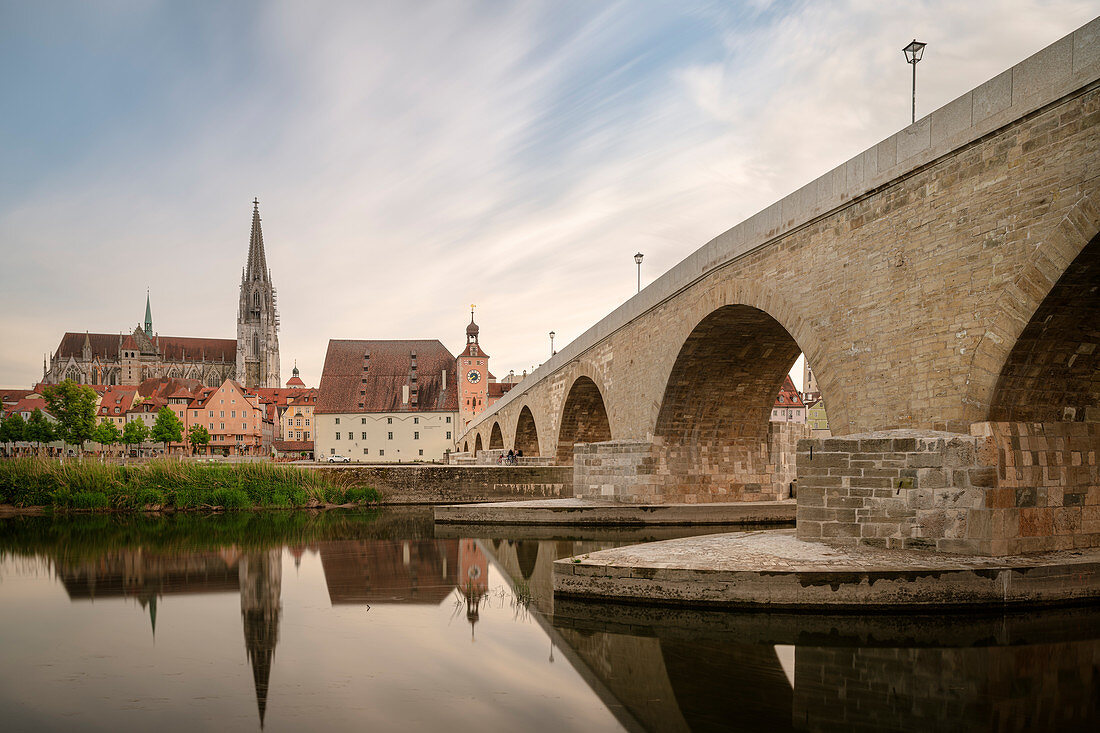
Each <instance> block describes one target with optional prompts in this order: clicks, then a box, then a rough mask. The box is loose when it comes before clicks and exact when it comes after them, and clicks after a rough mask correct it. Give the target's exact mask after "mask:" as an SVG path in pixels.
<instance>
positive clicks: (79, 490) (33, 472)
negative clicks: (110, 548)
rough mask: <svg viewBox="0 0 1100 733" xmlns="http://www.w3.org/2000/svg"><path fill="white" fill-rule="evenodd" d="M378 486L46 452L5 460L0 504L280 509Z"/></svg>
mask: <svg viewBox="0 0 1100 733" xmlns="http://www.w3.org/2000/svg"><path fill="white" fill-rule="evenodd" d="M378 499H379V495H378V492H377V491H375V490H374V489H373V488H370V487H361V486H351V485H348V484H346V483H344V482H342V481H341V477H339V476H338V475H336V476H334V475H332V474H322V473H320V472H315V471H310V470H308V469H302V468H298V467H295V466H287V465H276V464H270V463H235V464H220V465H219V464H201V463H184V462H179V461H171V460H163V461H152V462H149V463H143V464H140V465H134V466H119V465H113V464H103V463H100V462H97V461H67V462H63V463H62V462H58V461H54V460H49V459H43V458H14V459H10V460H6V461H0V504H13V505H15V506H17V507H30V506H50V507H53V508H54V509H57V510H92V511H172V510H217V509H223V510H240V509H253V508H265V509H279V508H302V507H316V506H324V505H326V504H365V503H370V502H376V501H378Z"/></svg>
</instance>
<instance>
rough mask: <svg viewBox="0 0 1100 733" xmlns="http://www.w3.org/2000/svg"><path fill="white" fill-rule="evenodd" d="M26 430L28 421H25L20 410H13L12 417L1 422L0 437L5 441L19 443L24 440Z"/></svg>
mask: <svg viewBox="0 0 1100 733" xmlns="http://www.w3.org/2000/svg"><path fill="white" fill-rule="evenodd" d="M26 431H27V423H26V422H24V420H23V416H22V415H20V414H19V413H18V412H13V413H12V414H11V417H9V418H8V419H7V420H5V421H4V422H3V423H2V424H0V438H2V439H3V441H4V442H5V443H18V442H19V441H20V440H23V436H24V434H25V433H26Z"/></svg>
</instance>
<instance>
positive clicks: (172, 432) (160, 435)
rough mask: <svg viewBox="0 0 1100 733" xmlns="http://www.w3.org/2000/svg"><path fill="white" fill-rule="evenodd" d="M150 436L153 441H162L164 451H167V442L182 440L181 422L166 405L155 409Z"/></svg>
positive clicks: (180, 441) (179, 441)
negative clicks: (154, 420)
mask: <svg viewBox="0 0 1100 733" xmlns="http://www.w3.org/2000/svg"><path fill="white" fill-rule="evenodd" d="M152 438H153V442H154V443H164V452H165V453H167V452H168V444H169V443H182V442H183V423H182V422H180V419H179V417H177V416H176V413H175V412H173V411H172V408H171V407H168V405H165V406H164V407H162V408H160V410H158V411H157V421H156V422H155V423H153V433H152Z"/></svg>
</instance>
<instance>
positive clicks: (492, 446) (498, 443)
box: [489, 421, 504, 450]
mask: <svg viewBox="0 0 1100 733" xmlns="http://www.w3.org/2000/svg"><path fill="white" fill-rule="evenodd" d="M497 448H504V433H502V432H501V431H500V422H499V421H494V422H493V429H492V430H491V431H489V450H496V449H497Z"/></svg>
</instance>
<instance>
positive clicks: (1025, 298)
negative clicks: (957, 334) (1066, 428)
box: [966, 194, 1100, 422]
mask: <svg viewBox="0 0 1100 733" xmlns="http://www.w3.org/2000/svg"><path fill="white" fill-rule="evenodd" d="M1096 199H1097V197H1096V196H1090V195H1088V194H1083V195H1082V196H1081V197H1080V199H1079V200H1078V201H1077V202H1076V203H1075V204H1074V205H1073V206H1072V207H1071V208H1070V209H1069V211H1068V212H1067V213H1066V215H1065V216H1064V217H1063V218H1062V219H1061V221H1060V222H1059V223H1058V225H1057V226H1056V227H1054V229H1053V231H1050V232H1049V233H1048V234H1047V236H1046V237H1045V241H1044V242H1043V243H1042V244H1043V246H1041V247H1038V246H1037V247H1036V248H1035V251H1034V252H1033V253H1032V256H1031V258H1030V260H1029V262H1028V263H1027V266H1026V267H1025V268H1024V271H1023V272H1022V273H1021V274H1020V276H1019V277H1017V278H1016V280H1015V281H1014V282H1013V283H1012V284H1011V285H1010V286H1009V287H1006V288H1005V289H1004V291H1003V292H1002V293H1001V294H1000V296H999V297H998V299H997V304H996V307H995V308H994V311H993V314H994V321H993V322H992V324H991V325H990V326H989V327H988V328H987V330H986V333H985V334H984V336H983V337H982V340H981V341H980V342H979V343H978V345H977V347H976V348H975V350H974V356H973V358H972V359H971V366H970V373H969V375H968V380H967V381H968V385H969V388H970V389H969V394H968V395H967V400H966V405H967V416H968V422H978V421H982V420H1059V421H1060V420H1065V419H1068V420H1071V421H1072V420H1083V419H1084V412H1085V411H1084V410H1079V409H1077V407H1075V405H1080V404H1081V402H1082V398H1084V397H1085V395H1083V394H1078V395H1076V396H1070V395H1068V394H1066V391H1067V386H1068V384H1070V383H1072V384H1074V385H1076V386H1077V387H1082V386H1084V385H1085V384H1087V383H1088V382H1089V380H1088V378H1087V377H1088V375H1087V374H1086V372H1087V371H1088V370H1089V367H1091V371H1092V380H1093V381H1092V384H1093V385H1095V379H1096V376H1095V375H1096V374H1097V371H1096V369H1097V365H1098V363H1097V359H1098V358H1100V354H1097V353H1096V351H1098V350H1097V349H1094V348H1093V347H1090V346H1088V344H1089V343H1096V341H1097V340H1098V338H1100V334H1098V333H1097V332H1098V331H1100V329H1098V328H1097V327H1096V326H1095V324H1096V323H1100V320H1097V317H1098V316H1097V311H1096V308H1097V303H1096V298H1097V292H1096V288H1097V287H1098V286H1100V281H1098V279H1097V276H1098V272H1097V258H1098V250H1100V244H1098V240H1100V202H1098V201H1097V200H1096ZM1090 326H1091V328H1090ZM1082 347H1083V350H1088V349H1093V350H1092V351H1091V352H1089V353H1083V352H1082V353H1080V354H1077V357H1076V358H1074V354H1076V353H1077V349H1078V348H1082ZM1071 359H1072V362H1071ZM1074 375H1077V376H1074ZM1083 377H1084V378H1083ZM1052 378H1053V380H1054V381H1055V382H1059V383H1061V384H1062V385H1063V386H1062V387H1061V388H1055V389H1053V390H1052V389H1051V384H1050V380H1051V379H1052ZM1069 389H1072V388H1069ZM1044 392H1045V393H1046V394H1045V395H1044V394H1043V393H1044ZM1054 393H1057V401H1058V402H1059V403H1060V405H1059V406H1058V407H1056V408H1051V409H1045V410H1044V409H1042V407H1041V406H1040V404H1038V403H1041V402H1042V401H1044V400H1046V401H1047V402H1048V404H1049V402H1050V398H1052V397H1055V394H1054ZM1092 394H1093V397H1094V398H1095V395H1096V392H1095V386H1094V387H1093V392H1092ZM1071 403H1072V404H1071ZM1064 407H1073V408H1074V409H1073V410H1072V415H1073V416H1072V417H1067V416H1066V415H1067V413H1065V411H1064V410H1063V408H1064ZM1094 409H1097V408H1095V407H1094ZM1017 415H1018V416H1020V417H1015V416H1017ZM1025 415H1026V416H1028V417H1024V416H1025ZM1032 416H1034V417H1032Z"/></svg>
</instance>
